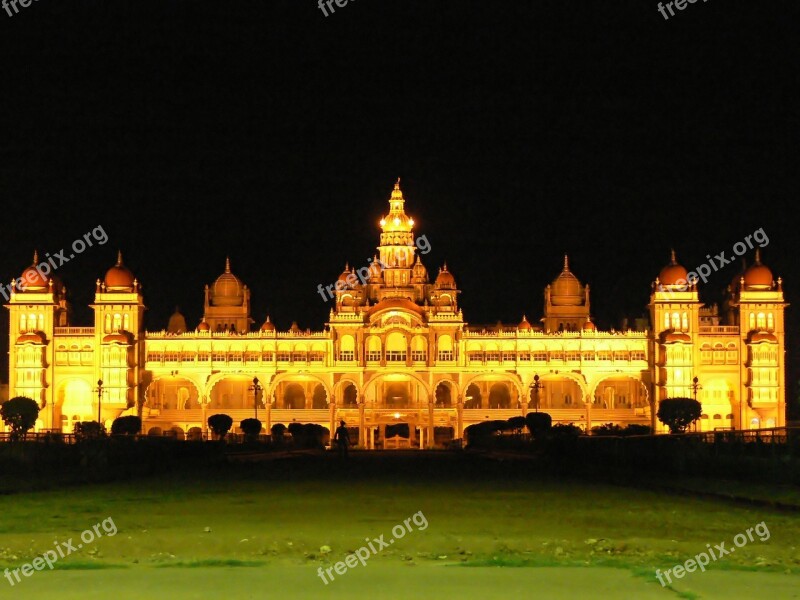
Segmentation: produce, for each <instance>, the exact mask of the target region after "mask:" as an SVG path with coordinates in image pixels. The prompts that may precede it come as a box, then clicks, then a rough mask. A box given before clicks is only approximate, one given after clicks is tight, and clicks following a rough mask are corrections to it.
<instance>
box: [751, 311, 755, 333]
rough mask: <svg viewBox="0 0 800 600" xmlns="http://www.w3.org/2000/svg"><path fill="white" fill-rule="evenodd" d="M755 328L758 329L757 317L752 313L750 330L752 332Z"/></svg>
mask: <svg viewBox="0 0 800 600" xmlns="http://www.w3.org/2000/svg"><path fill="white" fill-rule="evenodd" d="M755 328H756V315H755V313H750V330H751V331H752V330H753V329H755Z"/></svg>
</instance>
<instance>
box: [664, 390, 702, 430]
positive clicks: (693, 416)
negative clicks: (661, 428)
mask: <svg viewBox="0 0 800 600" xmlns="http://www.w3.org/2000/svg"><path fill="white" fill-rule="evenodd" d="M702 412H703V407H702V405H701V404H700V403H699V402H698V401H697V400H695V399H693V398H667V399H666V400H662V401H661V402H659V403H658V414H657V415H656V416H657V417H658V420H659V421H661V422H662V423H664V425H666V426H667V427H669V431H670V433H683V432H684V431H686V428H687V427H689V425H691V424H692V423H694V422H695V421H697V419H699V418H700V415H701V414H702Z"/></svg>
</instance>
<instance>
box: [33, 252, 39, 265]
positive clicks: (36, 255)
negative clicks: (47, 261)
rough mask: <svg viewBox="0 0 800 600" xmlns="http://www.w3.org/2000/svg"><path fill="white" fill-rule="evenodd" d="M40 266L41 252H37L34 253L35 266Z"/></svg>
mask: <svg viewBox="0 0 800 600" xmlns="http://www.w3.org/2000/svg"><path fill="white" fill-rule="evenodd" d="M38 264H39V252H38V251H37V250H34V251H33V266H36V265H38Z"/></svg>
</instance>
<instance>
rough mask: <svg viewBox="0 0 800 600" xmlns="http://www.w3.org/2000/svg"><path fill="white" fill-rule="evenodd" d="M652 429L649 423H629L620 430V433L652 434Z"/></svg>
mask: <svg viewBox="0 0 800 600" xmlns="http://www.w3.org/2000/svg"><path fill="white" fill-rule="evenodd" d="M652 434H653V430H652V429H651V428H650V425H639V424H638V423H631V424H630V425H628V426H627V427H625V429H623V430H622V435H652Z"/></svg>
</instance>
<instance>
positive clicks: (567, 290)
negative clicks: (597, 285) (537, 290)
mask: <svg viewBox="0 0 800 600" xmlns="http://www.w3.org/2000/svg"><path fill="white" fill-rule="evenodd" d="M583 299H584V293H583V286H582V285H581V282H580V281H578V278H577V277H575V275H573V274H572V271H570V270H569V257H568V256H567V255H566V254H565V255H564V268H563V269H562V270H561V273H559V275H558V277H556V278H555V279H554V280H553V283H551V284H550V303H551V304H553V306H579V305H580V304H583Z"/></svg>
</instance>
